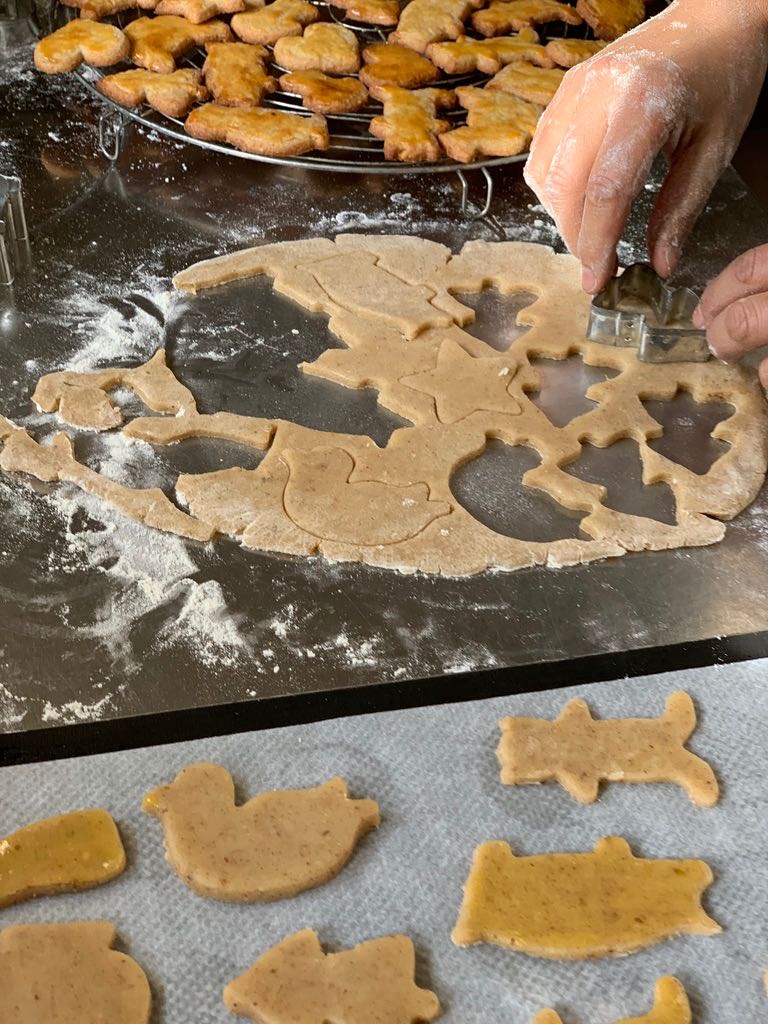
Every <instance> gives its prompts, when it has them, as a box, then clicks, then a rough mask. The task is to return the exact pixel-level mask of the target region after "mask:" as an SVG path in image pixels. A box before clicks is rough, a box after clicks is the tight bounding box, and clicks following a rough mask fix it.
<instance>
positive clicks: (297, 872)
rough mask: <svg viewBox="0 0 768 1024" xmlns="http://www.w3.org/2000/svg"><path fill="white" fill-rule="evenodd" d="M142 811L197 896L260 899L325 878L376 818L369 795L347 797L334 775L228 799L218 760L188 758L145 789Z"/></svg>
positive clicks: (227, 780) (228, 784)
mask: <svg viewBox="0 0 768 1024" xmlns="http://www.w3.org/2000/svg"><path fill="white" fill-rule="evenodd" d="M143 810H144V811H146V812H147V814H151V815H153V816H154V817H155V818H158V819H159V820H160V822H161V823H162V826H163V831H164V836H165V854H166V859H167V860H168V862H169V863H170V864H171V866H172V867H173V869H174V871H175V872H176V873H177V874H178V876H179V877H180V878H181V880H182V881H183V882H184V883H185V884H186V885H188V886H189V888H190V889H192V890H193V892H196V893H197V894H198V895H199V896H207V897H209V898H210V899H215V900H224V901H225V902H230V903H266V902H269V901H272V900H281V899H286V898H287V897H289V896H295V895H296V894H297V893H299V892H303V891H304V890H305V889H312V888H314V887H315V886H318V885H322V884H323V883H324V882H327V881H329V880H330V879H331V878H333V877H334V876H335V875H337V874H338V873H339V871H341V869H342V868H343V867H344V865H345V864H346V863H347V861H348V860H349V858H350V857H351V856H352V851H353V850H354V848H355V846H356V844H357V842H358V841H359V840H360V839H361V838H362V837H363V836H364V835H365V834H366V833H367V832H370V831H371V829H374V828H376V827H377V825H378V824H379V807H378V804H376V803H375V802H374V801H373V800H350V799H349V794H348V791H347V784H346V783H345V782H344V781H343V780H342V779H331V780H330V781H329V782H325V783H323V785H321V786H316V787H314V788H313V789H294V790H276V791H273V792H268V793H259V794H258V795H257V796H254V797H252V798H251V799H250V800H248V802H247V803H244V804H241V805H239V806H238V805H237V804H236V803H235V784H234V782H233V780H232V776H231V775H230V774H229V772H228V771H227V770H226V768H222V767H221V766H220V765H216V764H205V763H200V764H191V765H188V766H187V767H186V768H183V769H182V770H181V771H180V772H179V774H178V775H177V776H176V778H175V779H174V781H173V782H172V783H171V784H170V785H168V786H161V787H160V788H159V789H155V790H152V792H150V793H148V794H147V795H146V796H145V798H144V803H143Z"/></svg>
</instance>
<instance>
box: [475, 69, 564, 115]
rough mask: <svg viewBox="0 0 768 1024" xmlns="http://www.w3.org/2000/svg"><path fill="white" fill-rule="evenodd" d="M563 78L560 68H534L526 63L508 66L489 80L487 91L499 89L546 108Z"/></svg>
mask: <svg viewBox="0 0 768 1024" xmlns="http://www.w3.org/2000/svg"><path fill="white" fill-rule="evenodd" d="M564 77H565V72H564V71H563V70H562V69H561V68H536V67H534V66H533V64H529V63H528V62H527V61H520V62H519V63H518V64H509V65H508V66H507V67H505V68H502V69H501V71H499V73H498V74H497V75H494V77H493V78H492V79H491V80H490V82H489V83H488V85H487V86H486V88H487V89H491V90H494V89H501V91H502V92H508V93H510V94H511V95H512V96H519V97H520V99H521V100H528V101H529V102H531V103H538V104H539V105H540V106H542V107H546V106H547V105H548V104H549V103H551V102H552V98H553V97H554V95H555V93H556V92H557V90H558V88H559V87H560V83H561V82H562V80H563V78H564Z"/></svg>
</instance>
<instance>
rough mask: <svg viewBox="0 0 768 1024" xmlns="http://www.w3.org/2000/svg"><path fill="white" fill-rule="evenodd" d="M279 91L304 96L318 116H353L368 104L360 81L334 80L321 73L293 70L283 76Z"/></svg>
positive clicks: (306, 105)
mask: <svg viewBox="0 0 768 1024" xmlns="http://www.w3.org/2000/svg"><path fill="white" fill-rule="evenodd" d="M280 88H281V89H283V90H285V92H290V93H294V94H295V95H296V96H301V99H302V103H303V104H304V106H305V107H306V108H307V110H312V111H313V112H314V113H315V114H351V113H353V112H354V111H356V110H360V109H361V108H362V107H364V106H365V105H366V103H367V102H368V90H367V89H366V88H365V86H364V85H363V83H362V82H361V81H359V80H358V79H357V78H331V77H330V76H329V75H325V74H323V72H322V71H292V72H289V73H288V74H287V75H281V76H280Z"/></svg>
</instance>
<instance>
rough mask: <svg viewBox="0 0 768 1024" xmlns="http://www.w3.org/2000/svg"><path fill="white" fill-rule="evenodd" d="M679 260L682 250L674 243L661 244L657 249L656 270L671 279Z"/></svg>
mask: <svg viewBox="0 0 768 1024" xmlns="http://www.w3.org/2000/svg"><path fill="white" fill-rule="evenodd" d="M679 258H680V250H679V249H678V247H677V245H675V243H674V242H661V243H660V244H659V245H658V247H657V249H656V261H655V262H656V269H657V270H658V272H659V273H660V274H661V276H662V277H669V275H670V274H671V273H673V272H674V269H675V267H676V266H677V263H678V260H679Z"/></svg>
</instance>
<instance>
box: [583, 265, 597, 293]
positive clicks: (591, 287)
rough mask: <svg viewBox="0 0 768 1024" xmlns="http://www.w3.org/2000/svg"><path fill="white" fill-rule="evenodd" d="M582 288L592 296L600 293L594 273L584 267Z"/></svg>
mask: <svg viewBox="0 0 768 1024" xmlns="http://www.w3.org/2000/svg"><path fill="white" fill-rule="evenodd" d="M581 287H582V288H583V289H584V291H585V292H589V293H590V295H594V294H595V292H596V291H598V287H597V278H596V277H595V274H594V271H592V270H590V269H589V267H584V269H583V270H582V272H581Z"/></svg>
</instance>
